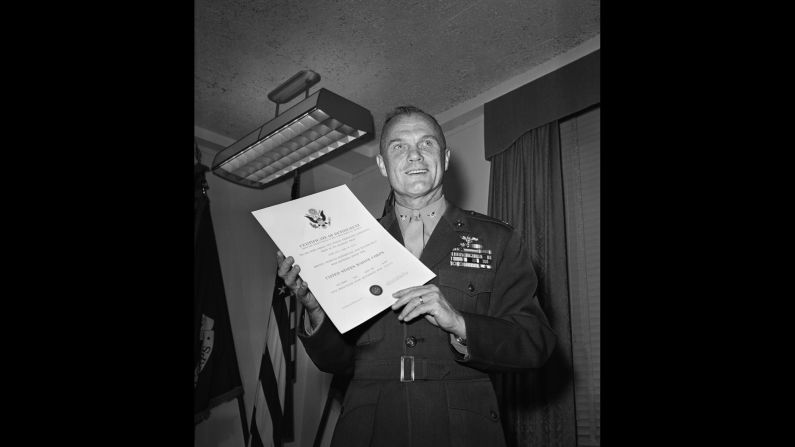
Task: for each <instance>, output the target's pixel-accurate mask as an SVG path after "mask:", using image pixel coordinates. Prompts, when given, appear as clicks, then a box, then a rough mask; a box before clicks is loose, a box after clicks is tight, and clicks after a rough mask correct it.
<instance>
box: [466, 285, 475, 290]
mask: <svg viewBox="0 0 795 447" xmlns="http://www.w3.org/2000/svg"><path fill="white" fill-rule="evenodd" d="M467 290H469V291H470V292H474V291H475V286H473V285H472V283H469V286H467Z"/></svg>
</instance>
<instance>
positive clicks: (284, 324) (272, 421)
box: [250, 274, 296, 447]
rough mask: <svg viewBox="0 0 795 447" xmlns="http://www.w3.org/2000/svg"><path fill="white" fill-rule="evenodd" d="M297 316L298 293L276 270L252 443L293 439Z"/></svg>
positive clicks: (258, 445)
mask: <svg viewBox="0 0 795 447" xmlns="http://www.w3.org/2000/svg"><path fill="white" fill-rule="evenodd" d="M295 316H296V310H295V295H294V294H293V293H292V291H291V290H290V289H289V288H288V287H287V285H286V284H284V281H283V280H282V279H281V278H280V277H279V275H278V274H277V275H276V281H275V283H274V286H273V299H272V301H271V312H270V316H269V317H268V325H267V330H266V338H265V348H264V352H263V353H262V360H261V362H260V367H259V375H258V378H259V380H258V383H257V393H256V396H255V397H254V411H253V413H252V414H251V430H250V432H251V436H250V439H251V443H250V447H266V446H282V445H283V444H284V443H285V442H290V441H293V440H294V430H293V384H294V382H295V355H296V351H295V322H296V318H295Z"/></svg>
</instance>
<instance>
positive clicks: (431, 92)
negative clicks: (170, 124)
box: [194, 0, 600, 155]
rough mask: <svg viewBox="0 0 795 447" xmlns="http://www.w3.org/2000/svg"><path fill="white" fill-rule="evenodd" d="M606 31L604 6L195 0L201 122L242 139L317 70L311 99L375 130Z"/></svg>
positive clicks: (480, 0)
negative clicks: (369, 121) (273, 94)
mask: <svg viewBox="0 0 795 447" xmlns="http://www.w3.org/2000/svg"><path fill="white" fill-rule="evenodd" d="M599 32H600V2H599V0H524V1H522V0H513V1H511V0H345V1H343V0H337V1H334V0H299V1H289V0H271V1H263V0H195V29H194V45H195V58H194V124H195V125H196V126H198V127H200V128H203V129H206V130H209V131H211V132H215V133H217V134H221V135H223V136H226V137H228V138H231V139H233V140H237V139H239V138H241V137H243V136H244V135H246V134H247V133H249V132H250V131H252V130H253V129H255V128H257V127H259V126H260V125H262V124H263V123H264V122H266V121H269V120H271V119H273V117H274V116H275V113H276V107H275V106H276V105H275V104H274V103H272V102H271V101H270V100H269V99H268V98H267V94H268V93H269V92H270V91H271V90H273V89H275V88H276V87H277V86H278V85H279V84H281V83H282V82H284V81H286V80H287V79H289V78H290V77H291V76H293V75H294V74H296V73H297V72H299V71H301V70H306V69H308V70H313V71H315V72H317V73H318V74H320V77H321V79H320V82H319V83H318V84H316V85H315V86H314V87H312V89H311V90H310V93H313V92H315V91H317V89H319V88H321V87H322V88H325V89H328V90H331V91H332V92H334V93H337V94H339V95H341V96H343V97H345V98H347V99H349V100H351V101H353V102H355V103H357V104H359V105H361V106H363V107H365V108H367V109H369V110H370V112H371V113H372V114H373V119H374V122H375V128H376V131H378V130H380V127H381V123H382V122H383V119H384V115H385V114H386V113H387V112H388V111H389V110H390V109H392V108H393V107H394V106H397V105H407V104H412V105H415V106H418V107H420V108H422V109H424V110H426V111H427V112H429V113H431V114H438V113H440V112H444V111H446V110H448V109H450V108H452V107H454V106H456V105H458V104H460V103H462V102H464V101H466V100H469V99H471V98H474V97H475V96H477V95H478V94H480V93H481V92H484V91H486V90H488V89H490V88H492V87H494V86H496V85H498V84H500V83H502V82H504V81H506V80H508V79H510V78H512V77H515V76H517V75H519V74H522V73H524V72H527V71H528V70H530V69H532V68H533V67H536V66H537V65H540V64H542V63H543V62H545V61H548V60H549V59H551V58H553V57H555V56H557V55H560V54H562V53H565V52H566V51H567V50H570V49H571V48H573V47H576V46H577V45H579V44H581V43H583V42H584V41H586V40H589V39H591V38H593V37H595V36H597V35H599ZM303 97H304V96H303V95H301V96H299V97H298V98H297V99H295V100H294V101H292V102H290V103H288V104H285V105H282V106H280V111H281V112H283V111H284V110H286V109H287V108H289V107H290V106H292V105H293V104H295V103H298V102H299V101H300V100H301V99H303ZM373 144H374V143H373ZM357 150H358V149H357ZM361 153H364V154H365V155H372V154H374V153H375V152H374V151H369V150H367V149H365V150H364V151H361Z"/></svg>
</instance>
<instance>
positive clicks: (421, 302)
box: [420, 296, 423, 304]
mask: <svg viewBox="0 0 795 447" xmlns="http://www.w3.org/2000/svg"><path fill="white" fill-rule="evenodd" d="M420 304H423V301H422V296H420Z"/></svg>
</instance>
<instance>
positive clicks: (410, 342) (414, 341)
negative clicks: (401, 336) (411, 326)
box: [406, 335, 417, 348]
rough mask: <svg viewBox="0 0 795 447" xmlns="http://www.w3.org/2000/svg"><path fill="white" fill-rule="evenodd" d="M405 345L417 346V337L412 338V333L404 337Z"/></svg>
mask: <svg viewBox="0 0 795 447" xmlns="http://www.w3.org/2000/svg"><path fill="white" fill-rule="evenodd" d="M406 346H408V347H409V348H413V347H415V346H417V339H416V338H414V336H413V335H412V336H409V337H406Z"/></svg>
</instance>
